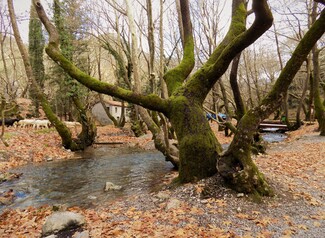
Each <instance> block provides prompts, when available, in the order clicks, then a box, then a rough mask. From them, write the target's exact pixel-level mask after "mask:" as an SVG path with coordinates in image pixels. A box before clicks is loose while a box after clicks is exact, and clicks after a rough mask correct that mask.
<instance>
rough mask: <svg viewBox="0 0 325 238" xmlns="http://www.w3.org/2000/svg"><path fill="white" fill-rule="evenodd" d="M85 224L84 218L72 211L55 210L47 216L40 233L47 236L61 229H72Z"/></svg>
mask: <svg viewBox="0 0 325 238" xmlns="http://www.w3.org/2000/svg"><path fill="white" fill-rule="evenodd" d="M84 224H85V218H84V217H83V216H82V215H80V214H78V213H74V212H67V211H66V212H55V213H53V214H52V215H51V216H49V217H48V218H47V219H46V221H45V223H44V225H43V227H42V235H43V236H49V235H51V234H56V233H58V232H60V231H63V230H68V229H74V228H77V227H80V226H82V225H84Z"/></svg>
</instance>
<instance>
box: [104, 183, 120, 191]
mask: <svg viewBox="0 0 325 238" xmlns="http://www.w3.org/2000/svg"><path fill="white" fill-rule="evenodd" d="M121 189H122V186H119V185H115V184H114V183H112V182H106V184H105V188H104V191H105V192H107V191H110V190H121Z"/></svg>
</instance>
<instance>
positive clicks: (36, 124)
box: [33, 120, 51, 129]
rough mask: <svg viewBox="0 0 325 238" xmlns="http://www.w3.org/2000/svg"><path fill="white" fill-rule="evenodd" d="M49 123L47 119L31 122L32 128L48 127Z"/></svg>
mask: <svg viewBox="0 0 325 238" xmlns="http://www.w3.org/2000/svg"><path fill="white" fill-rule="evenodd" d="M50 124H51V123H50V121H49V120H35V121H34V122H33V128H34V129H40V128H49V127H50Z"/></svg>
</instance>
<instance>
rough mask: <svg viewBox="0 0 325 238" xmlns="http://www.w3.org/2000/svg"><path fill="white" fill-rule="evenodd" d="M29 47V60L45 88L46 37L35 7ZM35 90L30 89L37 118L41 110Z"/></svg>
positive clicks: (39, 83)
mask: <svg viewBox="0 0 325 238" xmlns="http://www.w3.org/2000/svg"><path fill="white" fill-rule="evenodd" d="M28 40H29V45H28V51H29V59H30V63H31V66H32V69H33V74H34V77H35V79H36V82H37V83H38V85H39V86H40V87H41V88H43V87H44V81H45V70H44V61H43V52H44V44H45V40H44V36H43V30H42V23H41V21H40V20H39V18H38V17H37V14H36V11H35V9H34V7H33V6H31V11H30V20H29V35H28ZM35 90H36V89H35V88H34V87H31V88H30V91H29V92H30V96H31V98H32V100H33V102H34V105H35V116H36V117H38V114H39V112H38V109H39V99H38V98H37V93H36V92H35Z"/></svg>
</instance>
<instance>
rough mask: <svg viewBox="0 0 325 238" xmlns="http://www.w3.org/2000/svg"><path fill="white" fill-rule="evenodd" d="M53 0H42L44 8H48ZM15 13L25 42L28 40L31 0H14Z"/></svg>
mask: <svg viewBox="0 0 325 238" xmlns="http://www.w3.org/2000/svg"><path fill="white" fill-rule="evenodd" d="M50 2H52V0H42V1H41V3H42V4H43V6H44V8H48V6H49V3H50ZM13 3H14V8H15V13H16V16H17V20H18V25H19V31H20V34H21V37H22V38H23V41H24V42H28V23H29V10H30V6H31V0H13Z"/></svg>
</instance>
